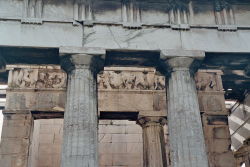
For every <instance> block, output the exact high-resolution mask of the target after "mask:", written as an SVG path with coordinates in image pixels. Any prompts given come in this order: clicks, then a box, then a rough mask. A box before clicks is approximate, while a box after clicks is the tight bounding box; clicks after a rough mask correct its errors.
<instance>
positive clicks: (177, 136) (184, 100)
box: [167, 57, 208, 167]
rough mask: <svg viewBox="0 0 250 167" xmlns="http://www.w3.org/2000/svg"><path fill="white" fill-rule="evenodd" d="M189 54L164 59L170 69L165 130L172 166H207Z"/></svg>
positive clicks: (191, 60) (191, 59)
mask: <svg viewBox="0 0 250 167" xmlns="http://www.w3.org/2000/svg"><path fill="white" fill-rule="evenodd" d="M193 60H194V59H193V58H190V57H176V58H170V59H169V60H167V62H168V64H169V66H170V67H171V68H172V73H171V77H170V78H169V82H168V83H169V85H168V99H169V101H168V103H169V104H168V127H169V128H168V129H169V143H170V152H171V154H170V156H171V163H172V167H183V166H187V167H200V166H202V167H208V159H207V155H206V148H205V140H204V135H203V129H202V123H201V117H200V110H199V104H198V97H197V92H196V88H195V82H194V79H193V78H192V77H191V76H190V71H189V68H190V65H191V64H192V62H193Z"/></svg>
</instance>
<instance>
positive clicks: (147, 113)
mask: <svg viewBox="0 0 250 167" xmlns="http://www.w3.org/2000/svg"><path fill="white" fill-rule="evenodd" d="M138 117H139V118H140V117H167V111H140V112H139V115H138Z"/></svg>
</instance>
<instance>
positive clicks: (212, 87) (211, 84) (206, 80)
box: [195, 73, 217, 91]
mask: <svg viewBox="0 0 250 167" xmlns="http://www.w3.org/2000/svg"><path fill="white" fill-rule="evenodd" d="M195 82H196V88H197V90H200V91H216V87H217V85H216V80H215V76H214V74H208V73H197V75H196V76H195Z"/></svg>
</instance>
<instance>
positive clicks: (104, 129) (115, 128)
mask: <svg viewBox="0 0 250 167" xmlns="http://www.w3.org/2000/svg"><path fill="white" fill-rule="evenodd" d="M99 133H112V134H116V133H118V134H121V133H125V126H119V125H100V126H99Z"/></svg>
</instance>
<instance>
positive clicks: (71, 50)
mask: <svg viewBox="0 0 250 167" xmlns="http://www.w3.org/2000/svg"><path fill="white" fill-rule="evenodd" d="M59 54H60V55H61V56H64V55H73V54H88V55H105V54H106V50H105V49H103V48H99V47H73V46H72V47H71V46H64V47H60V48H59Z"/></svg>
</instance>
